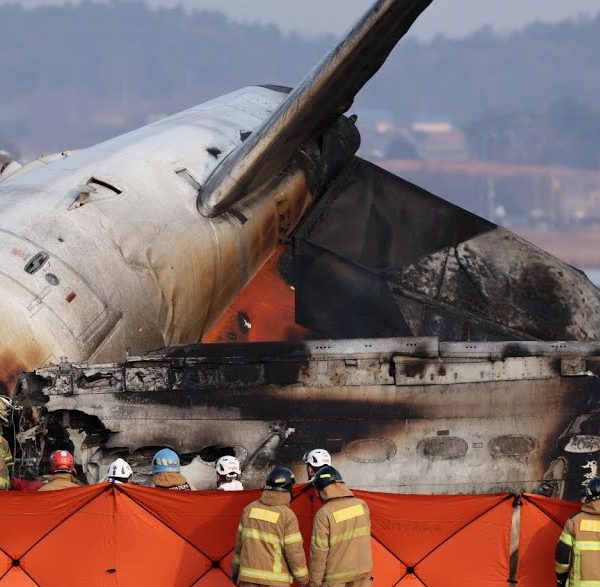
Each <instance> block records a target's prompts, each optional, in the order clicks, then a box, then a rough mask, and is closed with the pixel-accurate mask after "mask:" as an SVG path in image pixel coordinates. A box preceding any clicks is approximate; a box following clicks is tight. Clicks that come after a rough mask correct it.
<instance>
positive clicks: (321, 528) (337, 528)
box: [309, 483, 373, 586]
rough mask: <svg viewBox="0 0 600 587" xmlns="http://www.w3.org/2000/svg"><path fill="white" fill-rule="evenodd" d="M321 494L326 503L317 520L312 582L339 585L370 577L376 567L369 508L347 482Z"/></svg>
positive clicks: (313, 540)
mask: <svg viewBox="0 0 600 587" xmlns="http://www.w3.org/2000/svg"><path fill="white" fill-rule="evenodd" d="M320 494H321V499H323V501H324V502H325V504H324V505H323V506H322V507H321V509H320V510H319V511H318V512H317V515H316V516H315V519H314V521H313V529H312V539H311V544H310V563H309V570H310V584H311V585H314V586H320V585H339V584H345V583H350V582H352V581H356V580H358V579H362V578H365V577H368V576H369V575H370V573H371V570H372V568H373V561H372V555H371V516H370V513H369V507H368V506H367V504H366V503H365V502H364V501H362V500H360V499H356V498H355V497H354V494H353V493H352V492H351V491H350V490H349V489H348V488H347V487H346V485H344V484H343V483H335V484H333V485H329V486H328V487H326V488H325V489H324V490H323V491H321V492H320Z"/></svg>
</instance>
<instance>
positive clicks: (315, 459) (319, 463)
mask: <svg viewBox="0 0 600 587" xmlns="http://www.w3.org/2000/svg"><path fill="white" fill-rule="evenodd" d="M302 460H303V461H304V462H305V463H306V474H307V475H308V481H309V482H310V481H312V480H313V478H314V476H315V473H316V472H317V471H318V470H319V469H321V467H325V466H327V465H331V455H330V454H329V453H328V452H327V451H326V450H325V449H324V448H315V449H314V450H311V451H309V452H307V453H306V454H305V455H304V457H302Z"/></svg>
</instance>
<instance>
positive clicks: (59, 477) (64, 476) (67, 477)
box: [38, 473, 81, 491]
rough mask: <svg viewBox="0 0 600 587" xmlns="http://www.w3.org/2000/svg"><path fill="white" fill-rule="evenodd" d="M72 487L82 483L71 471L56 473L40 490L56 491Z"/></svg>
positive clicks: (79, 485)
mask: <svg viewBox="0 0 600 587" xmlns="http://www.w3.org/2000/svg"><path fill="white" fill-rule="evenodd" d="M70 487H81V483H79V481H77V479H75V477H73V475H71V473H54V475H52V476H51V477H50V479H48V483H46V484H45V485H42V486H41V487H40V488H39V489H38V491H56V490H58V489H69V488H70Z"/></svg>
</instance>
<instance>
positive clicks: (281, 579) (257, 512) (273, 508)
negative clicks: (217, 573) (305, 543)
mask: <svg viewBox="0 0 600 587" xmlns="http://www.w3.org/2000/svg"><path fill="white" fill-rule="evenodd" d="M290 499H291V496H290V494H289V493H287V492H286V493H283V492H281V491H269V490H265V491H263V493H262V495H261V497H260V499H258V500H256V501H253V502H252V503H251V504H249V505H247V506H246V507H245V508H244V512H243V514H242V519H241V521H240V525H239V526H238V532H237V539H236V543H235V555H234V557H233V564H232V574H234V575H238V576H239V581H240V582H241V583H251V584H255V585H275V586H277V585H279V586H281V585H288V584H290V583H292V581H293V580H294V579H295V580H296V581H298V582H299V583H307V582H308V569H307V568H306V556H305V555H304V549H303V547H302V535H301V534H300V528H299V527H298V519H297V518H296V514H295V513H294V512H293V511H292V510H291V509H290V508H289V507H288V504H289V503H290Z"/></svg>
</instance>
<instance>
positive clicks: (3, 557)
mask: <svg viewBox="0 0 600 587" xmlns="http://www.w3.org/2000/svg"><path fill="white" fill-rule="evenodd" d="M258 495H259V492H258V491H245V492H175V491H173V492H172V491H165V490H156V489H148V488H143V487H137V486H127V485H125V486H124V485H118V486H112V485H108V484H104V485H97V486H93V487H87V488H80V489H70V490H64V491H58V492H49V493H37V494H13V493H8V492H6V493H2V494H0V528H1V529H2V531H1V533H0V534H1V539H2V546H1V547H0V587H6V586H7V585H11V586H13V585H14V586H17V585H23V586H30V585H43V586H44V587H46V586H47V587H54V586H57V587H58V586H60V587H70V586H73V587H79V586H81V585H86V586H129V585H131V586H137V585H153V586H154V585H156V586H159V587H160V586H163V585H164V586H171V585H173V586H182V587H183V586H186V587H191V586H193V585H196V586H199V587H209V586H210V587H226V586H227V585H230V581H229V573H230V568H231V558H232V550H233V546H234V540H235V532H236V529H237V525H238V523H239V518H240V514H241V510H242V509H243V507H244V506H245V505H247V504H248V503H249V502H250V501H252V500H254V499H256V497H258ZM357 495H358V496H360V497H361V498H363V499H365V500H366V501H367V502H368V503H369V506H370V508H371V511H372V517H373V541H372V545H373V556H374V563H375V565H374V570H373V575H374V576H375V582H374V585H375V586H376V587H392V586H393V585H399V586H400V587H453V586H454V585H456V586H457V587H458V586H459V585H460V587H464V586H465V585H489V586H494V585H501V584H503V585H505V584H506V580H507V579H508V577H509V572H508V560H509V554H508V536H509V531H510V524H511V516H512V497H511V496H508V495H497V496H478V497H466V496H459V497H426V496H402V495H389V494H375V493H366V492H357ZM291 507H292V508H293V509H294V511H295V512H296V514H297V515H298V519H299V521H300V526H301V531H302V534H303V536H304V539H305V547H306V548H308V546H309V537H310V527H311V522H312V518H313V515H314V513H315V511H316V510H317V509H318V507H320V500H319V499H318V498H317V497H316V495H315V493H314V491H313V490H312V488H310V487H306V486H304V487H302V486H299V487H298V488H297V489H296V490H295V491H294V495H293V499H292V504H291ZM19 518H20V519H21V524H18V520H19ZM5 522H6V524H5ZM13 532H14V535H13V536H12V537H11V533H13ZM13 539H14V540H13ZM473 553H476V556H473ZM13 561H15V562H13ZM538 587H539V585H538Z"/></svg>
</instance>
